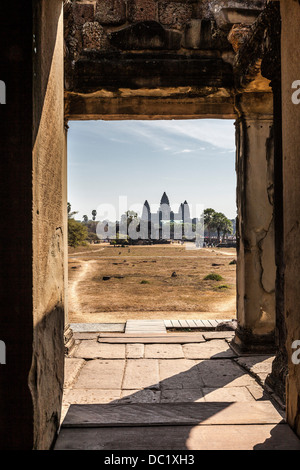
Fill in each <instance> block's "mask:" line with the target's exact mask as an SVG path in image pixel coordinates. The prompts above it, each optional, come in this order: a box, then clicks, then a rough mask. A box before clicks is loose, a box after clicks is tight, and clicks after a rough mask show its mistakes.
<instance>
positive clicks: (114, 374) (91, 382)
mask: <svg viewBox="0 0 300 470" xmlns="http://www.w3.org/2000/svg"><path fill="white" fill-rule="evenodd" d="M124 369H125V360H118V359H115V360H99V359H94V360H92V361H88V362H86V364H85V365H84V367H83V368H82V369H81V371H80V373H79V376H78V379H77V381H76V382H75V384H74V387H73V388H81V389H103V390H117V389H121V387H122V380H123V374H124Z"/></svg>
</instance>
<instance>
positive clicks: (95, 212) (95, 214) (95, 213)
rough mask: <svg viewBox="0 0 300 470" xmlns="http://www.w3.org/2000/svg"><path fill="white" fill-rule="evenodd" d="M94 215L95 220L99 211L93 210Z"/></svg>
mask: <svg viewBox="0 0 300 470" xmlns="http://www.w3.org/2000/svg"><path fill="white" fill-rule="evenodd" d="M92 216H93V220H94V221H95V220H96V216H97V211H95V210H93V211H92Z"/></svg>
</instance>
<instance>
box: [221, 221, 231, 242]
mask: <svg viewBox="0 0 300 470" xmlns="http://www.w3.org/2000/svg"><path fill="white" fill-rule="evenodd" d="M222 232H223V240H225V238H226V235H231V234H232V233H233V225H232V222H231V220H229V219H227V218H225V220H224V225H223V227H222Z"/></svg>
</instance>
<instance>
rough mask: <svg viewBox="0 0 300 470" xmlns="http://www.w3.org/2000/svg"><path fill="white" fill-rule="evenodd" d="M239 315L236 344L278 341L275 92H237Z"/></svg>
mask: <svg viewBox="0 0 300 470" xmlns="http://www.w3.org/2000/svg"><path fill="white" fill-rule="evenodd" d="M236 110H237V114H238V119H237V121H236V140H237V142H236V144H237V154H236V171H237V206H238V219H237V239H238V252H237V318H238V328H237V331H236V336H235V339H234V341H233V346H235V347H236V348H237V349H239V350H241V351H253V352H255V351H266V350H271V349H272V348H273V346H274V329H275V279H276V266H275V242H274V207H273V192H274V184H273V178H274V176H273V169H274V162H273V98H272V93H244V94H242V95H239V96H237V99H236Z"/></svg>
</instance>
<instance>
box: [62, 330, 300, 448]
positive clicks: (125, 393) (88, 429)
mask: <svg viewBox="0 0 300 470" xmlns="http://www.w3.org/2000/svg"><path fill="white" fill-rule="evenodd" d="M75 337H76V349H75V351H74V353H73V356H72V357H69V358H66V363H65V390H64V402H63V412H64V413H63V418H64V421H63V423H62V427H61V431H60V435H59V437H58V440H57V443H56V449H58V450H60V449H84V450H88V449H103V450H139V449H143V450H154V449H156V450H161V449H164V450H170V449H177V450H183V449H185V450H186V449H189V450H199V449H206V450H212V449H220V450H227V449H234V450H242V449H297V450H300V441H299V440H298V438H297V437H296V436H295V435H294V433H293V432H292V431H291V429H290V428H289V427H288V425H287V424H286V423H285V421H284V409H283V407H280V406H279V404H278V401H276V400H275V399H276V396H275V395H273V394H272V392H271V391H270V390H268V389H267V388H266V387H265V386H264V381H265V378H266V376H267V374H268V373H269V372H270V370H271V365H272V361H273V357H272V356H248V357H237V355H236V353H235V352H234V351H233V350H232V349H231V348H230V345H229V343H230V341H231V339H232V337H233V332H231V331H229V332H220V331H218V332H217V331H216V332H211V331H210V332H203V333H199V332H198V333H185V335H183V334H182V333H149V334H148V335H147V334H143V333H141V334H135V333H132V334H128V335H126V334H125V335H124V334H117V333H115V334H114V333H112V334H110V333H106V334H102V335H101V336H100V337H99V334H98V333H90V332H88V333H84V332H82V333H76V334H75ZM120 341H121V342H120ZM154 341H155V342H154Z"/></svg>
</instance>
